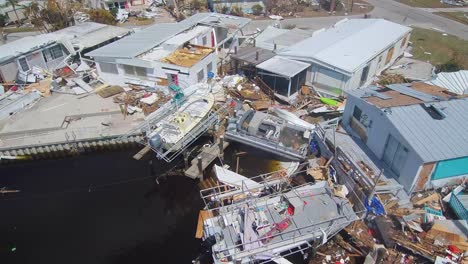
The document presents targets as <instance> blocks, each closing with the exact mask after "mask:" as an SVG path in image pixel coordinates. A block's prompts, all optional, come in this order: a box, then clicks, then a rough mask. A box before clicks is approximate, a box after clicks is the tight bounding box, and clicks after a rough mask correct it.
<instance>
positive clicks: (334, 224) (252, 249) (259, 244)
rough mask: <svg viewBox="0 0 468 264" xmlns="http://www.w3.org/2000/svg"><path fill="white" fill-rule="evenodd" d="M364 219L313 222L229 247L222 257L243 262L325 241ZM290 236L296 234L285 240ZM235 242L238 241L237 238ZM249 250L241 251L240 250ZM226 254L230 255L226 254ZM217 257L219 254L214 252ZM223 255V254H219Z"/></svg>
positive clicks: (343, 217)
mask: <svg viewBox="0 0 468 264" xmlns="http://www.w3.org/2000/svg"><path fill="white" fill-rule="evenodd" d="M359 219H362V218H361V217H359V215H357V214H355V213H354V212H353V213H351V214H346V215H341V216H338V217H334V218H329V219H326V220H323V221H320V222H311V224H309V225H307V226H304V227H299V228H293V229H291V230H288V231H283V232H279V233H278V234H274V235H271V236H264V237H261V238H259V239H256V240H254V241H249V242H244V243H241V244H237V245H234V246H231V247H227V248H225V249H223V250H222V253H223V254H222V257H221V258H226V257H228V258H232V259H233V260H241V259H243V258H247V257H250V256H255V255H259V254H262V253H266V252H268V251H272V250H274V249H277V248H282V247H287V246H291V245H295V246H296V247H297V246H300V245H303V244H307V242H309V241H313V240H318V239H323V234H324V233H325V234H326V239H329V238H331V237H333V236H334V235H335V234H337V233H338V232H339V231H340V230H341V229H343V228H345V227H346V226H348V225H349V224H351V223H352V222H354V221H357V220H359ZM323 224H328V227H327V228H326V229H325V230H324V229H323V228H321V227H320V226H321V225H323ZM289 234H294V235H293V236H292V237H290V238H286V239H283V237H286V236H287V235H289ZM274 238H279V241H276V242H273V243H271V242H267V243H264V242H263V241H266V240H270V241H271V240H272V239H274ZM231 239H234V240H233V241H236V240H237V239H236V238H231ZM241 248H242V249H245V248H249V249H248V250H240V249H241ZM226 252H227V253H228V254H226ZM214 253H215V255H216V253H217V252H214ZM219 253H221V252H219Z"/></svg>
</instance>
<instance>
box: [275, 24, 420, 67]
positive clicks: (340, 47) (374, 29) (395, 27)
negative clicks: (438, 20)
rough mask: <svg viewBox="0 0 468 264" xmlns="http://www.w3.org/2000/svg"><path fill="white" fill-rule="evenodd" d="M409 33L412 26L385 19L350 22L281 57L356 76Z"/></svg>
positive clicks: (308, 40)
mask: <svg viewBox="0 0 468 264" xmlns="http://www.w3.org/2000/svg"><path fill="white" fill-rule="evenodd" d="M410 31H411V28H409V27H406V26H403V25H399V24H396V23H393V22H390V21H387V20H384V19H350V20H347V21H343V22H338V23H337V24H335V26H333V27H331V28H328V29H326V30H324V31H322V32H320V33H317V34H314V35H313V36H312V37H310V38H308V39H306V40H304V41H301V42H299V43H297V44H295V45H293V46H291V47H289V48H285V49H284V50H281V51H279V52H278V54H279V55H282V56H287V57H290V58H296V59H301V60H310V61H312V62H314V61H316V62H321V63H323V64H327V65H330V66H333V67H336V68H338V69H341V70H342V71H345V72H348V73H353V72H355V71H356V70H358V69H359V67H360V66H361V65H363V64H365V63H366V62H367V61H369V60H371V59H372V58H374V57H375V56H377V55H378V54H380V53H382V52H383V51H384V50H385V49H386V48H388V47H389V46H390V45H391V44H392V43H394V42H396V41H397V40H398V39H401V38H403V36H404V35H406V34H408V33H409V32H410Z"/></svg>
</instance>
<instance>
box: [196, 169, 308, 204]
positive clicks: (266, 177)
mask: <svg viewBox="0 0 468 264" xmlns="http://www.w3.org/2000/svg"><path fill="white" fill-rule="evenodd" d="M307 164H308V162H304V163H301V164H299V165H298V167H303V166H305V165H307ZM286 171H287V170H286V169H282V170H277V171H274V172H270V173H265V174H260V175H257V176H254V177H250V178H249V180H250V181H255V182H257V183H258V184H259V185H260V186H261V188H260V186H256V187H254V188H251V187H249V186H248V185H247V184H246V183H245V181H243V180H240V181H239V182H237V183H235V184H236V185H237V186H240V187H231V186H229V185H227V184H224V183H222V182H220V183H219V184H218V186H215V187H209V188H205V189H201V190H200V196H201V198H202V200H203V201H204V203H205V206H206V207H209V205H210V204H212V202H213V201H217V202H219V203H220V204H222V205H224V202H223V200H232V199H233V197H234V196H237V195H240V194H248V195H252V194H253V193H258V194H259V193H260V192H261V191H262V190H266V189H269V190H271V191H272V194H271V195H274V194H277V193H279V192H280V191H284V190H282V189H281V185H283V184H285V186H288V185H289V182H290V180H291V177H294V176H295V175H298V174H300V173H303V172H306V170H305V169H304V170H298V171H295V172H293V173H290V174H288V173H287V172H286ZM289 187H290V188H292V187H291V186H289ZM260 189H261V190H260ZM271 195H270V196H271ZM246 198H247V197H246Z"/></svg>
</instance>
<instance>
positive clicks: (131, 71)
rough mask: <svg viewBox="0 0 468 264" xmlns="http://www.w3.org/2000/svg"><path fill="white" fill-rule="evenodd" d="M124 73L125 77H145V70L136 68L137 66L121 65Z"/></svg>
mask: <svg viewBox="0 0 468 264" xmlns="http://www.w3.org/2000/svg"><path fill="white" fill-rule="evenodd" d="M123 68H124V72H125V74H127V75H135V76H141V77H146V68H144V67H138V66H132V65H123Z"/></svg>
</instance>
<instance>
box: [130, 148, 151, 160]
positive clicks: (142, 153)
mask: <svg viewBox="0 0 468 264" xmlns="http://www.w3.org/2000/svg"><path fill="white" fill-rule="evenodd" d="M150 150H151V148H150V147H149V146H145V147H144V148H142V149H141V150H140V151H138V153H137V154H135V155H133V158H134V159H136V160H141V159H142V158H143V157H144V156H145V155H146V154H148V152H149V151H150Z"/></svg>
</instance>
